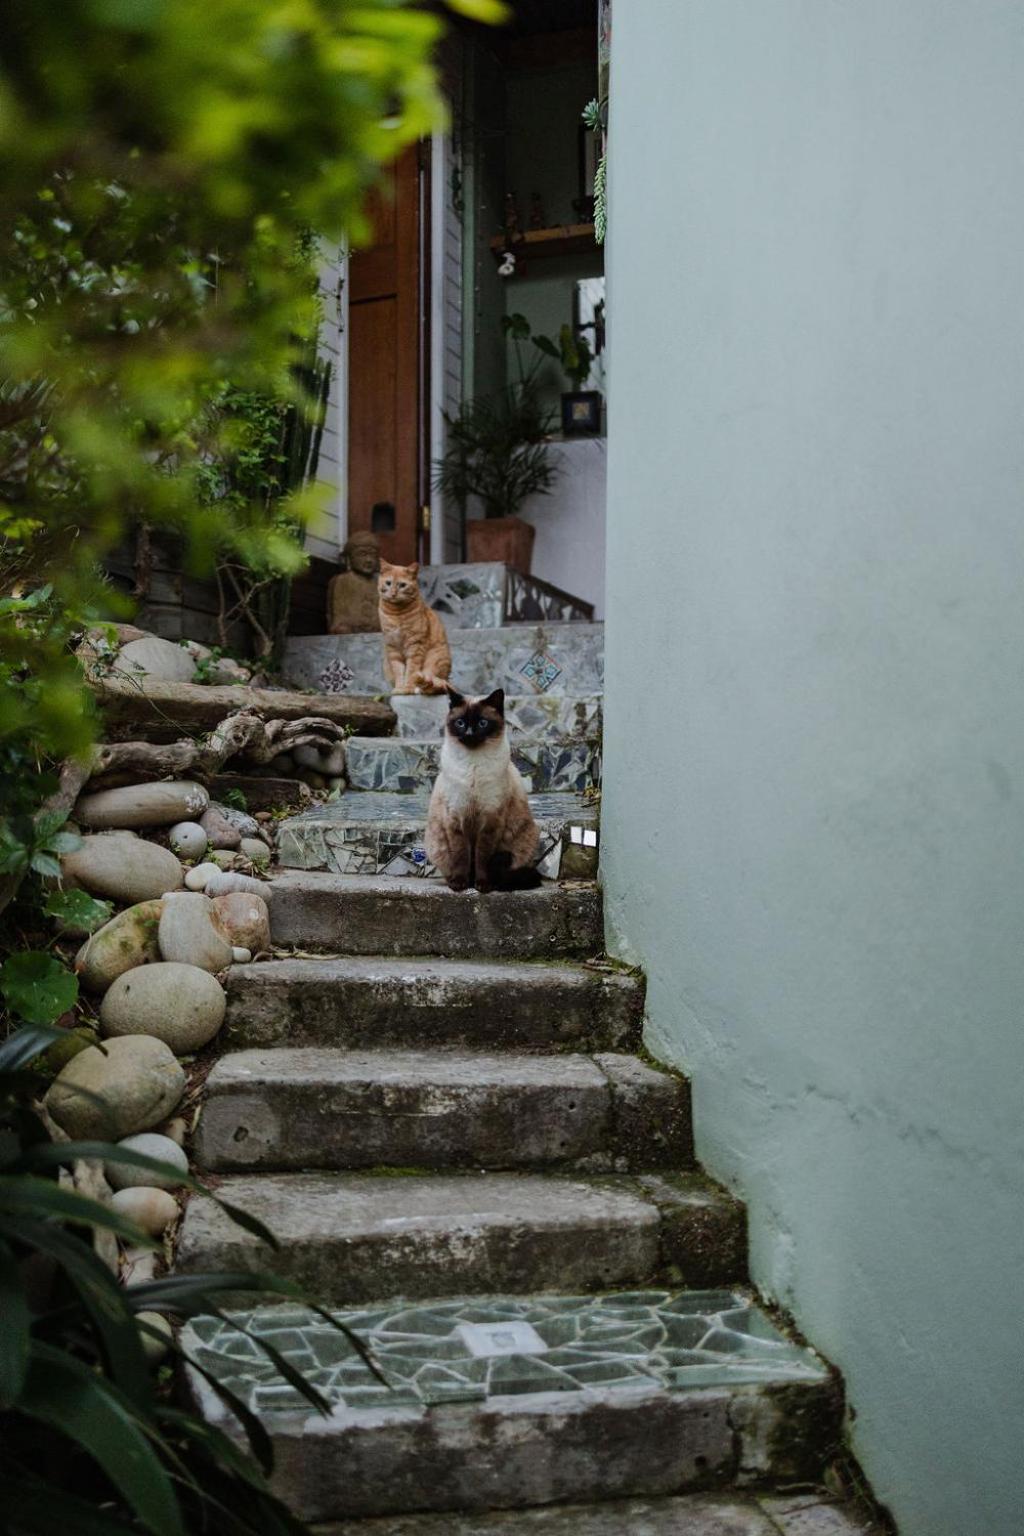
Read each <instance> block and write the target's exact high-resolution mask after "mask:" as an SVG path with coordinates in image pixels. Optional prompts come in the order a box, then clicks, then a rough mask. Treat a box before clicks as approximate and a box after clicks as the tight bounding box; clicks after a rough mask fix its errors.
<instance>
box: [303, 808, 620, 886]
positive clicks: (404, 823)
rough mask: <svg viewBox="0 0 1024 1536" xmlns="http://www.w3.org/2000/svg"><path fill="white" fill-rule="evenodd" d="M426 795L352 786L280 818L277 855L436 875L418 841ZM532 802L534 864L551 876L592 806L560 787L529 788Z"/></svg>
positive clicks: (589, 823) (346, 869)
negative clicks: (549, 790)
mask: <svg viewBox="0 0 1024 1536" xmlns="http://www.w3.org/2000/svg"><path fill="white" fill-rule="evenodd" d="M428 799H429V795H428V794H427V792H426V791H425V790H423V791H420V792H419V793H416V794H410V795H406V794H394V793H388V792H384V791H381V792H377V791H374V790H350V791H349V792H348V793H347V794H343V795H341V796H339V798H338V799H337V800H332V801H329V802H328V803H327V804H325V805H318V806H316V807H315V809H313V810H311V811H303V812H302V813H301V814H300V815H298V816H291V817H289V818H288V820H287V821H283V822H282V823H281V825H280V827H279V829H278V834H277V858H278V863H279V864H280V865H282V866H283V867H284V868H286V869H326V870H329V871H331V873H332V874H336V875H385V874H386V875H413V876H419V877H429V876H431V875H434V874H435V873H436V871H435V870H434V867H433V865H432V864H431V863H430V862H429V860H428V859H427V854H426V849H425V847H424V836H425V831H426V825H427V801H428ZM530 808H531V810H532V811H533V814H534V818H535V819H536V821H537V824H538V826H539V827H540V834H541V842H540V854H541V859H540V864H539V866H538V867H539V868H540V871H541V873H542V874H543V875H545V876H546V877H547V878H548V879H551V880H555V879H557V878H558V875H559V873H560V870H561V866H562V860H563V847H564V844H565V843H566V842H567V841H568V839H569V837H570V835H571V831H572V829H573V828H575V827H585V828H587V829H594V828H596V826H597V813H596V811H595V809H594V806H593V805H592V804H591V803H589V802H588V801H587V800H585V799H584V798H583V796H582V795H575V794H568V793H565V792H561V793H558V794H544V795H531V796H530Z"/></svg>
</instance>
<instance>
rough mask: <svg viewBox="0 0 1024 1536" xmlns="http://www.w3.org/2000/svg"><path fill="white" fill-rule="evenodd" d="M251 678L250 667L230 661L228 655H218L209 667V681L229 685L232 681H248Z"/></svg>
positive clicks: (243, 682)
mask: <svg viewBox="0 0 1024 1536" xmlns="http://www.w3.org/2000/svg"><path fill="white" fill-rule="evenodd" d="M251 678H252V669H251V668H250V667H243V666H242V664H241V662H239V661H232V659H231V657H230V656H218V658H217V660H216V661H215V662H214V663H213V664H212V666H211V667H210V681H211V683H220V684H221V685H227V686H229V687H230V685H231V684H232V683H242V684H245V683H248V682H249V681H250V680H251Z"/></svg>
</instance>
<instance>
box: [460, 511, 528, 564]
mask: <svg viewBox="0 0 1024 1536" xmlns="http://www.w3.org/2000/svg"><path fill="white" fill-rule="evenodd" d="M536 532H537V530H536V528H534V526H533V524H532V523H527V522H524V521H523V519H522V518H521V517H471V518H470V519H469V520H468V521H467V523H466V556H467V559H468V560H470V561H471V562H472V563H474V564H475V563H476V562H477V561H484V560H500V561H501V562H502V564H503V565H510V566H511V567H512V569H513V570H514V571H518V572H519V574H520V575H521V576H529V574H530V557H531V555H532V554H533V540H534V537H535V535H536Z"/></svg>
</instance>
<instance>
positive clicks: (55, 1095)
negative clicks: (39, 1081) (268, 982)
mask: <svg viewBox="0 0 1024 1536" xmlns="http://www.w3.org/2000/svg"><path fill="white" fill-rule="evenodd" d="M148 969H150V968H149V967H144V968H143V969H142V970H140V971H136V972H134V973H129V974H134V975H138V976H142V975H145V973H146V971H147V970H148ZM205 974H206V973H205V971H203V972H200V975H205ZM119 984H120V982H115V986H116V985H119ZM109 995H110V994H109V993H108V994H107V996H108V997H109ZM184 1091H185V1073H184V1072H183V1071H182V1067H181V1063H180V1062H178V1061H175V1059H174V1053H173V1051H172V1050H171V1048H170V1046H169V1045H167V1044H166V1043H165V1042H164V1041H163V1040H156V1039H153V1038H152V1037H151V1036H149V1035H132V1036H130V1037H128V1038H127V1039H123V1040H121V1039H117V1040H108V1041H107V1042H106V1043H105V1045H104V1048H103V1050H102V1051H101V1050H99V1049H98V1048H97V1047H96V1046H95V1045H90V1046H88V1047H87V1048H86V1049H85V1050H84V1051H80V1052H79V1054H78V1055H77V1056H75V1057H74V1059H73V1060H72V1061H69V1062H68V1064H67V1066H66V1067H65V1068H64V1069H63V1071H62V1072H61V1073H60V1075H59V1076H58V1077H57V1078H56V1079H55V1080H54V1082H53V1083H52V1084H51V1086H50V1090H49V1092H48V1093H47V1095H46V1108H47V1110H48V1111H49V1113H50V1114H51V1115H52V1116H53V1118H54V1120H56V1122H57V1124H58V1125H59V1126H60V1128H61V1130H63V1131H66V1132H67V1134H68V1135H69V1136H70V1137H71V1139H72V1140H73V1141H80V1140H81V1141H92V1140H97V1141H120V1140H122V1138H123V1137H125V1136H131V1135H133V1134H134V1133H135V1132H136V1131H148V1130H149V1129H150V1127H151V1126H154V1125H159V1123H160V1121H161V1120H166V1119H167V1116H168V1115H169V1114H171V1113H172V1111H173V1110H175V1109H177V1107H178V1103H179V1101H180V1099H181V1096H182V1094H183V1093H184Z"/></svg>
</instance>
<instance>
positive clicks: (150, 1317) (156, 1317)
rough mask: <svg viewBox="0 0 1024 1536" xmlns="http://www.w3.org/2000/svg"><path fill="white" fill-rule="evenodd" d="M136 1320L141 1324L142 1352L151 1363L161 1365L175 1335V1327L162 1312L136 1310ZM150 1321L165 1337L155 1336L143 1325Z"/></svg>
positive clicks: (150, 1324) (150, 1325)
mask: <svg viewBox="0 0 1024 1536" xmlns="http://www.w3.org/2000/svg"><path fill="white" fill-rule="evenodd" d="M135 1321H136V1322H137V1323H138V1324H139V1342H140V1344H141V1345H142V1353H143V1354H144V1355H145V1357H146V1359H147V1361H148V1362H149V1364H150V1365H159V1364H160V1361H161V1360H162V1359H163V1358H164V1356H165V1355H166V1353H167V1350H168V1348H169V1347H170V1341H171V1339H172V1338H173V1337H174V1329H173V1328H172V1327H171V1325H170V1322H169V1321H168V1319H167V1318H166V1317H164V1315H163V1313H162V1312H136V1314H135ZM144 1323H148V1324H149V1327H150V1328H152V1329H155V1331H156V1332H157V1333H162V1334H163V1336H164V1337H163V1339H157V1338H154V1336H153V1334H152V1333H150V1332H149V1331H148V1329H146V1328H144V1327H143V1326H142V1325H143V1324H144Z"/></svg>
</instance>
